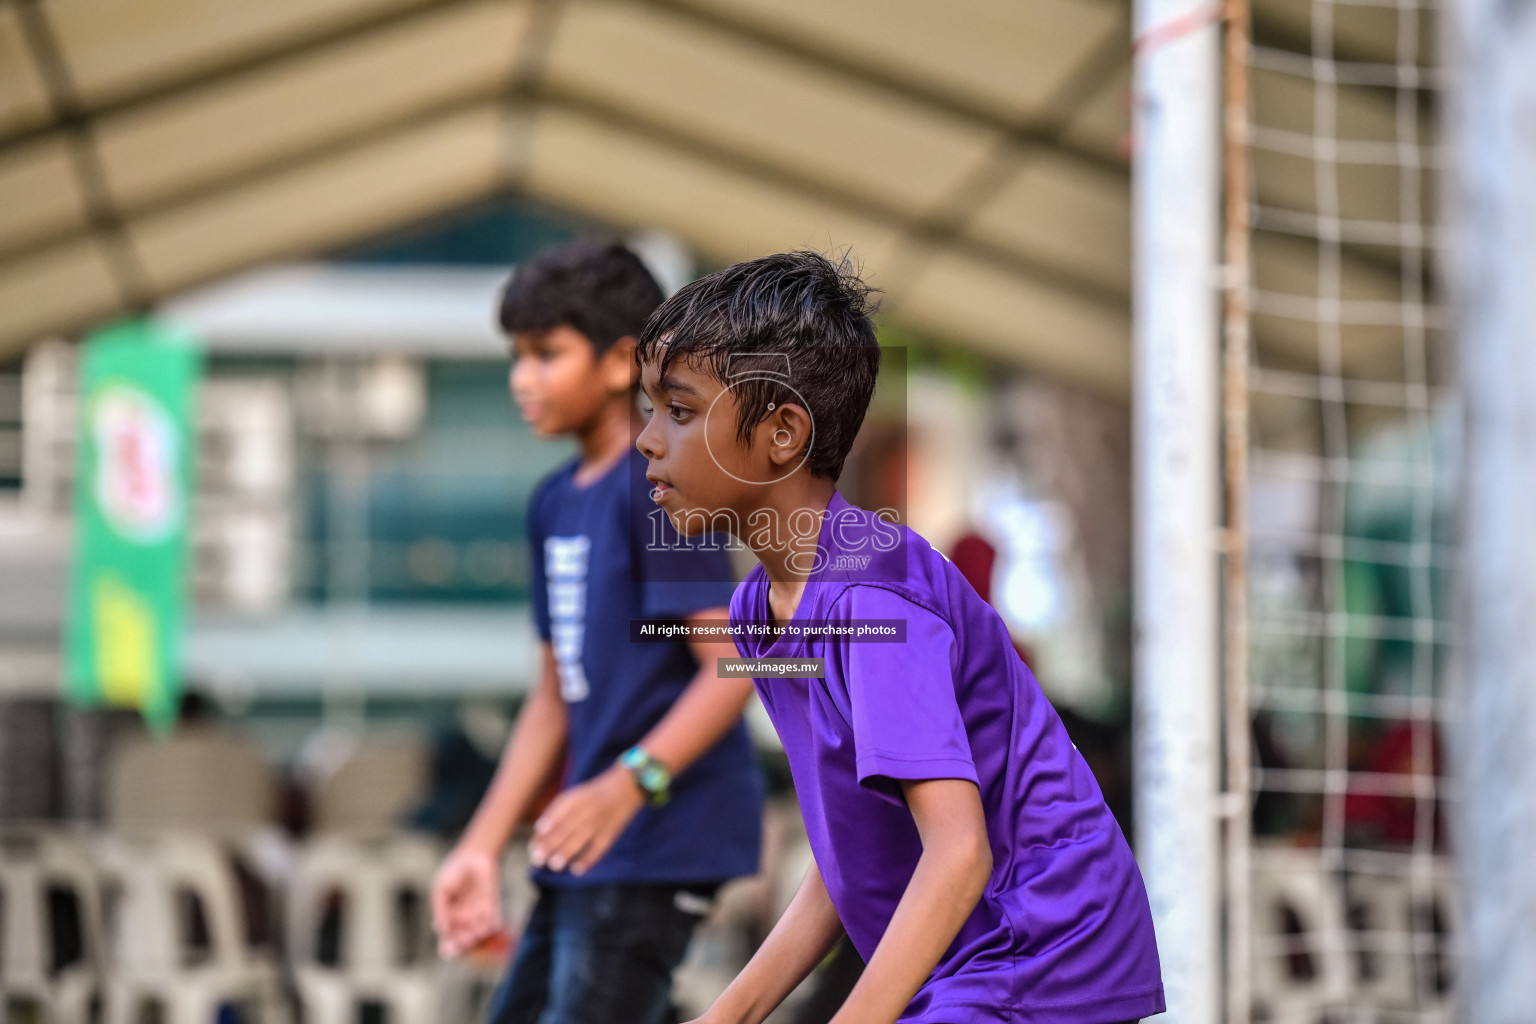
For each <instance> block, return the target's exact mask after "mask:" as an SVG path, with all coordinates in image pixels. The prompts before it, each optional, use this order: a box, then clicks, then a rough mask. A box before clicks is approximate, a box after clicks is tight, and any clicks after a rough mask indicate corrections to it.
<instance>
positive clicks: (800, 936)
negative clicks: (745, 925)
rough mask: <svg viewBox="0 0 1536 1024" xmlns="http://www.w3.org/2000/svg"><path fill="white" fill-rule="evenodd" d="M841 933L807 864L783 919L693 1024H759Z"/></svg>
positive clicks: (828, 899)
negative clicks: (803, 875)
mask: <svg viewBox="0 0 1536 1024" xmlns="http://www.w3.org/2000/svg"><path fill="white" fill-rule="evenodd" d="M842 935H843V923H842V921H841V920H839V919H838V916H837V911H836V910H835V909H834V908H833V906H832V899H831V897H829V896H828V895H827V887H826V885H825V883H823V882H822V880H821V870H820V869H819V868H817V866H816V862H815V861H812V862H811V866H810V867H808V868H807V869H806V871H805V877H804V878H803V879H801V881H800V888H798V889H796V890H795V895H794V898H793V899H791V900H790V901H789V906H788V907H786V908H785V909H784V914H783V916H781V917H780V918H779V920H778V922H777V923H776V924H774V926H773V929H772V930H771V931H770V932H769V933H768V937H767V938H766V939H764V940H763V944H762V945H761V946H759V947H758V949H757V952H756V953H754V954H752V959H751V960H749V961H748V962H747V966H745V967H743V968H742V969H741V973H740V974H738V975H736V979H735V980H734V981H732V982H731V983H730V984H729V985H728V986H726V989H725V991H724V992H722V993H720V998H718V999H716V1000H715V1002H714V1004H713V1005H712V1006H710V1008H709V1009H708V1010H707V1011H705V1013H704V1015H703V1016H702V1017H700V1018H699V1019H698V1021H697V1022H696V1024H761V1022H762V1021H763V1020H764V1019H765V1018H766V1017H767V1016H768V1015H769V1014H770V1013H772V1012H773V1011H774V1010H775V1009H776V1008H777V1007H778V1005H779V1004H780V1003H782V1002H783V1001H784V997H785V996H787V995H789V994H790V993H791V992H793V991H794V990H795V986H796V985H799V984H800V983H801V982H802V981H804V980H805V978H806V975H808V974H810V973H811V971H812V970H813V969H814V968H815V967H816V965H817V964H819V963H821V960H822V958H823V957H824V956H826V955H827V953H828V951H830V950H831V949H832V945H833V943H835V942H836V941H837V940H838V939H839V938H841V937H842ZM902 1005H903V1006H905V1005H906V1004H905V1003H903V1004H902ZM893 1019H894V1018H893Z"/></svg>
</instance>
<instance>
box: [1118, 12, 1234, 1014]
mask: <svg viewBox="0 0 1536 1024" xmlns="http://www.w3.org/2000/svg"><path fill="white" fill-rule="evenodd" d="M1219 15H1220V9H1219V7H1218V6H1217V5H1216V4H1214V3H1204V2H1198V0H1197V2H1191V0H1136V3H1135V18H1136V69H1135V70H1136V98H1137V102H1136V113H1135V119H1136V120H1135V131H1136V158H1135V168H1134V174H1133V176H1132V182H1133V194H1134V208H1135V214H1134V218H1135V267H1136V271H1135V273H1136V287H1135V299H1134V314H1135V316H1134V328H1133V330H1134V335H1135V338H1134V343H1135V364H1136V365H1135V385H1134V388H1135V391H1134V409H1133V430H1134V435H1135V436H1134V445H1135V484H1136V488H1135V489H1136V495H1135V517H1136V557H1135V586H1136V666H1135V668H1136V721H1135V747H1136V754H1135V757H1136V801H1137V809H1136V823H1137V827H1136V838H1137V855H1138V859H1139V860H1140V863H1141V866H1142V870H1143V872H1144V874H1145V876H1146V880H1147V889H1148V894H1149V896H1150V897H1151V902H1152V916H1153V921H1154V923H1155V925H1156V928H1157V934H1158V952H1159V955H1160V957H1161V958H1162V967H1163V982H1164V988H1165V991H1166V994H1167V1001H1168V1010H1169V1015H1168V1020H1169V1022H1170V1024H1174V1022H1177V1024H1215V1022H1216V1021H1218V1020H1219V1019H1220V1008H1219V991H1220V986H1219V951H1220V943H1219V935H1220V897H1219V887H1220V880H1221V868H1220V856H1219V834H1218V812H1219V809H1218V806H1217V782H1218V774H1219V772H1218V769H1219V764H1220V762H1219V750H1220V738H1219V731H1218V721H1219V716H1218V706H1219V703H1220V693H1219V689H1218V683H1217V674H1218V673H1217V649H1218V643H1217V598H1216V591H1217V587H1216V583H1217V561H1216V556H1217V550H1218V542H1219V535H1218V532H1217V531H1218V524H1217V511H1218V497H1217V489H1216V478H1217V472H1216V470H1217V453H1218V451H1219V447H1220V446H1219V442H1218V436H1219V435H1218V429H1219V423H1218V420H1217V414H1216V405H1217V402H1216V395H1217V364H1218V359H1219V356H1218V352H1219V346H1218V340H1217V307H1218V302H1217V297H1218V296H1217V288H1218V284H1219V282H1218V276H1217V239H1218V232H1219V226H1218V225H1219V217H1218V209H1219V205H1220V204H1219V195H1220V187H1219V182H1218V177H1217V139H1218V123H1217V122H1218V116H1217V115H1218V111H1219V109H1220V82H1219V74H1218V59H1217V56H1218V33H1217V21H1218V18H1219Z"/></svg>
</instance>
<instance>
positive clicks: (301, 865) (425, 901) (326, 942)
mask: <svg viewBox="0 0 1536 1024" xmlns="http://www.w3.org/2000/svg"><path fill="white" fill-rule="evenodd" d="M442 852H443V851H442V848H441V847H440V845H439V844H438V843H436V842H434V841H432V840H430V839H427V838H425V837H421V836H414V835H407V834H397V835H392V836H373V837H359V836H346V835H332V836H322V837H320V838H317V839H315V840H313V841H312V842H311V843H309V844H308V845H307V846H306V847H305V849H304V850H303V851H302V852H301V853H300V855H299V857H298V859H297V861H296V863H295V865H294V869H293V874H292V876H291V878H290V880H289V887H288V914H287V918H288V951H289V958H290V964H291V966H292V969H293V977H294V981H295V984H296V985H297V987H298V992H299V1000H300V1003H301V1004H302V1007H303V1015H304V1020H305V1024H355V1022H356V1021H357V1020H359V1019H367V1017H368V1013H367V1010H368V1008H369V1006H370V1005H372V1006H376V1007H379V1008H382V1010H383V1012H384V1019H386V1020H388V1021H389V1022H390V1024H436V1022H437V1021H440V1020H445V1019H448V1018H447V1017H445V1016H444V1015H443V1013H442V987H441V980H442V979H441V975H442V968H441V964H440V963H439V961H438V958H437V950H436V940H435V938H434V936H433V934H432V911H431V888H432V875H433V873H434V872H435V871H436V869H437V865H438V862H439V860H440V858H441V857H442Z"/></svg>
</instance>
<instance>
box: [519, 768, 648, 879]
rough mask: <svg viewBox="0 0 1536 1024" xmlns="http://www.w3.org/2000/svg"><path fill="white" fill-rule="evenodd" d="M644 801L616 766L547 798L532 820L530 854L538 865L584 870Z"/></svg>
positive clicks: (630, 780)
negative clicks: (545, 803) (537, 817)
mask: <svg viewBox="0 0 1536 1024" xmlns="http://www.w3.org/2000/svg"><path fill="white" fill-rule="evenodd" d="M644 804H645V799H644V797H642V796H641V794H640V787H639V786H637V785H635V780H634V779H633V778H631V777H630V774H629V772H628V771H626V770H625V769H624V768H621V767H619V766H617V765H615V766H614V767H612V768H609V769H608V770H607V771H605V772H603V773H602V774H601V775H597V776H594V777H593V778H591V779H588V780H587V781H586V782H583V783H581V784H580V785H577V786H572V787H571V788H570V789H567V790H566V791H565V792H563V793H561V794H560V795H559V796H557V797H555V799H554V800H553V801H551V802H550V805H549V807H548V809H546V810H545V811H544V813H543V814H541V815H539V820H538V821H536V822H534V823H533V840H532V842H531V843H530V844H529V847H528V852H529V855H530V857H531V859H532V860H533V863H534V865H535V866H536V867H544V866H548V867H549V868H550V869H552V870H554V871H564V870H566V869H567V868H569V870H570V872H571V874H573V875H580V874H585V873H586V871H587V869H588V868H590V867H591V866H592V865H593V864H596V863H597V862H598V861H599V860H601V859H602V856H603V854H605V853H607V852H608V848H609V847H611V846H612V845H613V843H614V840H616V839H618V838H619V835H620V834H621V833H622V832H623V831H624V829H625V828H626V827H628V825H629V822H630V819H632V818H633V817H634V816H635V814H636V813H637V812H638V811H639V810H640V808H641V807H642V806H644Z"/></svg>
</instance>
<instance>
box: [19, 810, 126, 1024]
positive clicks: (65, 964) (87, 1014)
mask: <svg viewBox="0 0 1536 1024" xmlns="http://www.w3.org/2000/svg"><path fill="white" fill-rule="evenodd" d="M0 906H3V908H4V909H3V913H0V995H3V996H4V999H5V1003H6V1004H7V1007H8V1008H9V1010H10V1011H11V1013H12V1014H18V1013H19V1015H20V1016H19V1019H21V1020H42V1021H48V1022H49V1024H91V1022H94V1021H96V1020H97V1019H98V1011H99V1009H100V983H101V975H100V966H101V920H100V914H99V899H98V890H97V885H96V870H95V867H94V865H93V864H92V863H91V860H90V857H89V856H88V854H87V852H86V851H85V849H84V847H83V846H81V845H80V844H79V843H77V842H76V841H75V840H74V839H72V838H70V837H69V836H67V835H65V834H62V833H58V832H53V831H49V830H45V829H8V830H7V831H6V832H5V833H4V835H3V836H0Z"/></svg>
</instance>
